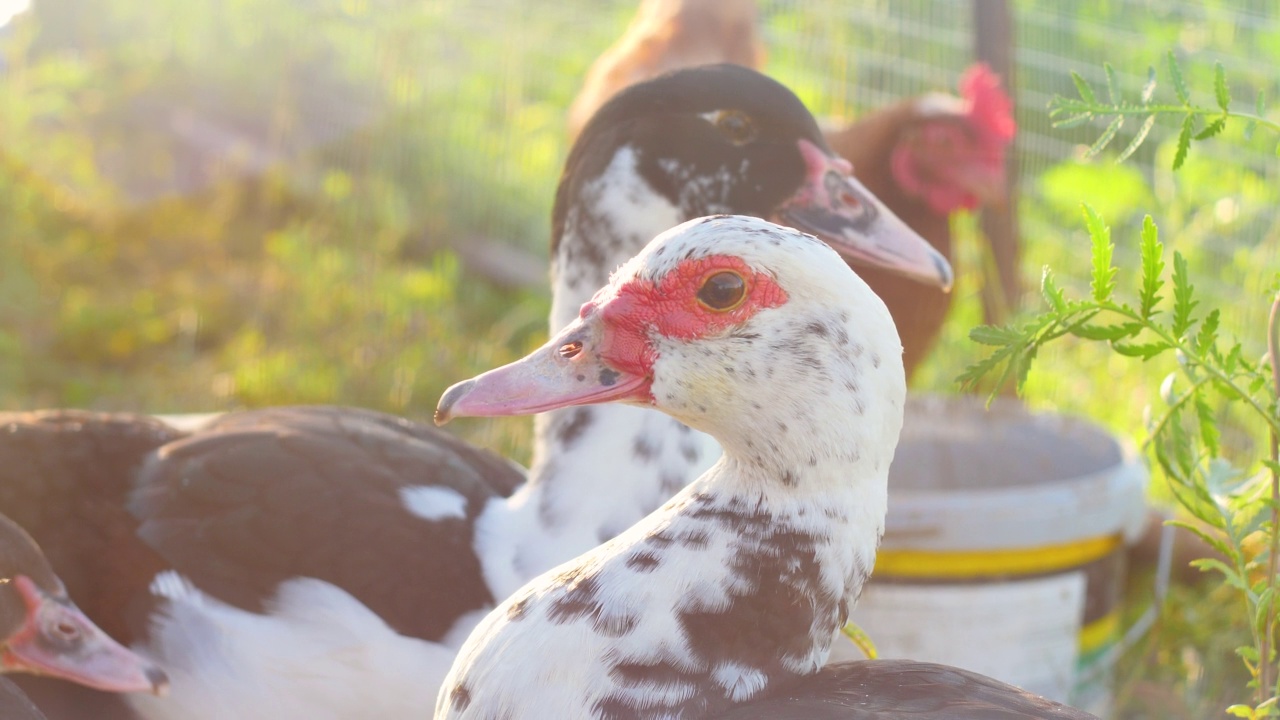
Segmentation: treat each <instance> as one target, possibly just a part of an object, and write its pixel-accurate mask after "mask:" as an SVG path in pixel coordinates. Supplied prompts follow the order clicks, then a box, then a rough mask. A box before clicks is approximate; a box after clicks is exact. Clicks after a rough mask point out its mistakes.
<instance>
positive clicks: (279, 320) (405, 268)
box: [0, 0, 1280, 718]
mask: <svg viewBox="0 0 1280 720" xmlns="http://www.w3.org/2000/svg"><path fill="white" fill-rule="evenodd" d="M978 1H980V0H978ZM5 2H8V3H10V4H11V5H13V4H14V2H15V0H0V5H3V4H4V3H5ZM1012 5H1013V7H1014V13H1015V41H1016V48H1015V58H1016V63H1017V70H1016V73H1017V76H1016V83H1015V84H1016V91H1017V100H1018V110H1017V112H1018V121H1019V125H1020V129H1021V134H1020V136H1019V140H1018V151H1019V153H1020V156H1019V157H1020V162H1019V172H1020V177H1021V182H1020V191H1021V198H1020V205H1019V215H1018V217H1019V221H1020V223H1021V230H1022V233H1021V235H1022V241H1023V252H1024V262H1023V268H1024V274H1025V280H1026V287H1028V288H1035V287H1036V286H1037V283H1038V280H1039V274H1040V268H1041V267H1042V266H1043V265H1045V264H1048V265H1051V266H1052V267H1053V268H1054V269H1055V271H1056V272H1057V274H1058V277H1059V278H1061V279H1062V280H1063V281H1064V283H1066V282H1070V281H1072V280H1074V281H1075V283H1076V284H1077V289H1081V288H1084V287H1087V282H1088V263H1089V259H1088V251H1087V248H1088V241H1087V236H1086V235H1085V233H1084V231H1083V228H1082V223H1081V222H1080V219H1079V218H1080V216H1079V203H1080V202H1081V201H1087V202H1089V203H1091V204H1093V205H1094V207H1096V208H1097V209H1098V210H1099V211H1100V212H1102V213H1103V215H1104V216H1105V217H1106V218H1107V219H1108V221H1109V222H1111V223H1112V225H1113V226H1114V228H1115V238H1116V240H1117V243H1118V245H1119V246H1120V247H1119V249H1118V252H1119V255H1120V260H1119V261H1120V263H1121V264H1122V265H1124V264H1125V263H1128V264H1129V266H1130V267H1136V264H1135V263H1133V262H1132V260H1133V257H1134V255H1135V254H1136V247H1137V228H1138V227H1139V225H1140V222H1141V217H1142V214H1143V213H1145V212H1150V213H1152V214H1153V215H1154V216H1155V217H1156V220H1157V221H1158V222H1159V224H1160V226H1161V228H1162V230H1163V235H1162V239H1163V240H1164V242H1165V243H1166V244H1168V245H1171V246H1172V247H1173V248H1176V249H1177V250H1179V251H1181V252H1182V253H1183V254H1184V255H1186V256H1187V257H1188V258H1189V259H1190V260H1191V262H1192V275H1193V277H1198V278H1206V279H1208V283H1209V284H1211V287H1207V288H1202V289H1206V290H1208V291H1209V296H1210V297H1211V298H1212V299H1213V300H1214V302H1215V303H1216V304H1217V305H1218V306H1220V307H1222V308H1223V317H1224V327H1225V329H1226V330H1227V331H1228V332H1233V333H1235V334H1237V335H1239V336H1240V337H1241V338H1242V339H1244V340H1245V342H1246V346H1247V347H1249V348H1250V349H1252V350H1254V351H1256V355H1259V356H1260V355H1261V353H1262V352H1263V349H1264V347H1263V345H1264V343H1263V326H1264V322H1265V313H1266V308H1267V304H1268V293H1269V292H1270V291H1271V290H1272V289H1274V286H1275V277H1276V270H1277V262H1276V247H1277V234H1278V230H1277V222H1278V220H1280V216H1278V215H1277V207H1280V184H1278V183H1277V171H1278V169H1280V168H1278V167H1277V160H1276V157H1275V154H1274V152H1273V149H1272V145H1269V144H1268V142H1267V141H1268V139H1267V138H1263V137H1261V133H1260V134H1259V135H1260V137H1258V138H1254V139H1253V140H1246V139H1245V138H1244V137H1243V135H1242V134H1241V133H1240V128H1239V127H1237V128H1235V129H1234V130H1233V131H1231V132H1230V133H1228V134H1227V135H1226V136H1225V137H1221V138H1218V139H1216V140H1215V141H1214V142H1212V143H1210V144H1206V145H1202V146H1198V147H1197V148H1196V149H1194V150H1193V151H1192V155H1191V158H1190V159H1189V161H1188V163H1187V166H1186V167H1185V168H1184V169H1183V170H1182V171H1180V172H1179V173H1178V174H1176V175H1175V174H1173V173H1171V172H1170V171H1169V170H1168V168H1169V166H1170V160H1171V154H1172V139H1171V137H1170V136H1171V135H1172V134H1173V133H1174V132H1176V127H1164V126H1157V128H1156V130H1155V131H1154V132H1153V135H1152V139H1151V140H1148V142H1147V144H1146V145H1145V146H1144V147H1143V148H1142V150H1141V151H1140V152H1139V153H1138V155H1136V156H1135V157H1134V158H1133V159H1131V160H1130V161H1128V162H1126V163H1125V164H1124V165H1119V166H1117V165H1115V164H1113V163H1111V162H1109V160H1108V159H1107V158H1102V159H1099V160H1096V161H1092V162H1084V161H1082V160H1080V159H1079V158H1080V157H1081V153H1082V150H1083V144H1087V143H1088V142H1090V141H1092V139H1093V138H1095V137H1096V135H1097V133H1098V131H1099V128H1096V127H1095V128H1089V127H1084V128H1076V129H1073V130H1071V131H1055V130H1052V129H1050V128H1049V124H1048V119H1047V116H1046V112H1045V104H1046V102H1047V101H1048V99H1049V98H1050V97H1052V96H1053V95H1054V94H1055V93H1063V94H1067V93H1070V92H1072V90H1071V81H1070V78H1069V75H1068V72H1069V71H1070V70H1076V71H1078V72H1080V73H1082V74H1084V75H1085V76H1087V77H1090V78H1091V79H1093V80H1095V81H1100V80H1101V79H1102V78H1101V63H1102V62H1103V61H1109V62H1111V63H1112V64H1113V65H1114V66H1115V67H1116V68H1117V70H1119V71H1120V77H1121V80H1122V84H1123V85H1124V87H1125V88H1126V89H1127V90H1128V91H1129V92H1131V93H1135V94H1136V93H1137V92H1138V89H1139V88H1140V87H1141V85H1142V83H1143V82H1144V81H1145V79H1146V69H1147V67H1148V66H1149V65H1159V64H1160V63H1161V62H1162V59H1163V57H1164V54H1165V53H1166V52H1167V51H1168V50H1170V49H1172V50H1173V51H1174V52H1175V53H1176V54H1177V55H1178V57H1179V58H1180V59H1181V60H1182V61H1183V67H1184V69H1185V70H1186V72H1187V76H1188V81H1189V83H1190V85H1191V86H1192V88H1193V90H1197V89H1198V90H1199V92H1201V93H1202V94H1203V97H1204V98H1205V99H1206V102H1207V98H1208V95H1209V92H1210V90H1209V88H1210V87H1211V83H1210V80H1209V78H1210V77H1211V73H1212V65H1213V62H1215V61H1221V62H1223V63H1224V65H1225V66H1226V68H1227V74H1228V78H1229V79H1230V81H1231V87H1232V91H1233V95H1234V97H1235V98H1237V100H1236V102H1237V103H1243V104H1244V106H1245V107H1246V108H1248V107H1251V106H1252V99H1253V98H1254V96H1255V95H1256V93H1257V92H1258V91H1259V90H1262V91H1265V92H1266V93H1267V95H1268V97H1273V98H1274V97H1280V92H1277V90H1280V88H1277V84H1278V83H1280V19H1278V17H1277V14H1278V13H1280V8H1277V7H1276V6H1275V4H1274V2H1273V0H1210V1H1208V2H1159V1H1157V0H1079V1H1078V2H1073V3H1059V2H1055V1H1054V0H1016V1H1015V2H1013V3H1012ZM15 7H16V6H15ZM634 8H635V4H634V2H633V1H632V0H625V1H624V0H567V1H566V2H561V3H527V2H519V1H518V0H473V1H470V2H462V1H445V0H233V1H226V2H217V1H214V0H110V1H104V2H95V3H87V2H83V1H82V0H35V2H34V5H33V6H32V7H31V8H30V9H29V10H28V11H27V12H25V13H23V14H20V15H18V16H17V17H16V18H14V19H13V21H11V22H10V23H8V24H7V25H5V26H3V27H0V407H3V408H5V409H29V408H36V407H52V406H76V407H89V408H97V409H127V410H145V411H151V412H195V411H213V410H226V409H233V408H238V407H251V406H262V405H271V404H286V403H317V402H325V403H345V404H354V405H361V406H366V407H372V408H379V409H383V410H387V411H391V412H394V413H399V414H405V415H409V416H412V417H420V418H421V417H426V416H428V415H429V414H430V411H431V409H432V408H433V406H434V403H435V400H436V398H437V397H438V395H439V392H440V391H441V390H442V389H443V388H444V387H445V386H447V385H448V384H450V383H452V382H454V381H455V380H457V379H459V378H463V377H467V376H469V375H471V374H473V373H475V372H477V371H480V370H482V369H485V368H487V367H490V366H493V365H495V364H498V363H501V362H505V361H507V360H509V359H512V358H514V357H515V356H517V355H518V354H520V353H522V352H524V351H526V350H528V349H530V348H531V347H533V346H535V345H537V344H539V343H540V342H541V341H542V340H543V339H544V338H545V316H546V311H547V307H548V292H547V289H546V283H545V282H544V280H545V257H546V251H545V247H546V244H547V240H548V237H547V235H548V231H549V226H550V222H549V216H550V207H551V202H552V197H553V193H554V189H555V184H556V181H557V179H558V174H559V169H560V163H561V161H562V159H563V157H564V155H565V153H566V151H567V146H566V139H565V131H564V115H565V110H566V109H567V107H568V105H569V103H570V101H571V100H572V98H573V96H574V95H575V93H576V92H577V90H578V88H579V86H580V83H581V79H582V77H583V74H584V73H585V71H586V68H587V66H588V65H589V64H590V63H591V62H592V61H593V60H594V59H595V58H596V57H597V56H598V55H599V53H600V52H601V51H602V50H603V49H604V48H605V47H606V46H607V45H608V44H609V43H611V42H612V41H613V40H614V39H615V38H616V37H617V36H618V35H619V34H620V33H621V31H622V29H623V28H624V27H625V25H626V23H627V21H628V20H629V19H630V17H631V15H632V13H633V12H634ZM0 9H3V8H0ZM761 10H762V18H763V20H764V36H765V41H766V44H767V46H768V51H769V56H768V58H769V60H768V66H767V69H768V71H769V72H770V73H771V74H773V75H774V76H775V77H778V78H779V79H780V80H782V81H783V82H785V83H787V84H789V85H790V86H791V87H792V88H794V89H795V90H796V91H797V92H798V93H799V94H800V95H801V97H802V98H803V99H804V100H805V101H806V102H807V103H808V104H809V105H810V107H811V108H812V109H813V110H815V112H816V113H817V114H820V115H829V116H845V117H852V116H856V115H857V114H858V113H859V112H860V111H862V110H865V109H868V108H872V107H876V106H878V105H880V104H883V103H887V102H889V101H890V100H892V99H894V98H897V97H902V96H905V95H911V94H916V93H919V92H923V91H926V90H934V89H953V88H954V85H955V81H956V77H957V75H958V73H959V72H960V70H961V69H962V68H963V67H964V66H966V65H967V64H968V63H969V62H970V59H971V58H972V43H973V32H972V19H971V14H972V10H971V7H970V3H969V2H962V1H960V0H900V1H890V0H770V1H767V2H761ZM2 18H3V14H0V19H2ZM1136 124H1137V123H1134V125H1136ZM1124 141H1125V138H1123V137H1122V138H1121V140H1120V142H1117V143H1115V144H1114V145H1113V147H1115V148H1117V150H1118V148H1122V147H1123V146H1124V144H1125V143H1124ZM1273 142H1274V141H1272V143H1273ZM956 226H957V229H958V230H959V231H960V236H961V243H960V262H959V264H958V268H957V269H958V271H959V273H960V279H959V283H958V287H957V300H958V303H957V307H956V310H955V314H954V318H953V322H952V323H951V324H950V327H949V329H948V331H947V336H946V337H945V338H944V340H943V342H942V345H941V347H943V348H945V351H943V352H939V353H936V354H935V356H934V357H933V358H932V359H931V361H930V362H929V364H928V365H927V366H926V367H925V368H924V369H923V371H922V372H921V373H920V375H919V378H918V379H919V382H918V383H917V385H918V388H919V389H922V390H929V391H937V392H953V391H954V385H953V382H952V379H953V378H954V377H955V376H956V375H957V374H958V373H959V371H960V370H961V369H962V368H963V367H964V366H965V365H967V364H968V363H969V362H972V360H973V359H974V358H976V357H978V356H979V355H980V354H981V353H982V352H983V351H982V349H981V348H978V347H976V346H973V345H972V344H970V343H969V342H968V341H967V339H966V335H967V331H968V329H969V328H970V327H972V326H973V325H975V324H978V323H979V322H980V321H981V317H982V308H981V304H980V301H979V299H978V297H979V292H980V290H981V287H982V283H983V282H984V277H985V273H984V268H985V267H986V266H987V265H988V264H989V261H988V259H987V256H986V254H985V251H984V249H983V248H984V245H983V243H982V242H981V239H980V238H979V237H978V233H977V231H976V228H977V223H976V222H975V220H974V219H973V218H971V217H962V218H959V219H957V221H956ZM513 251H514V254H512V252H513ZM1203 284H1205V283H1203V282H1202V285H1203ZM1027 302H1028V303H1036V302H1038V299H1037V298H1036V297H1034V296H1030V297H1028V299H1027ZM1165 372H1167V368H1160V367H1151V366H1145V367H1144V366H1140V365H1137V364H1131V363H1122V362H1119V361H1118V360H1117V358H1115V357H1114V356H1111V355H1109V354H1107V353H1105V352H1103V351H1101V350H1098V351H1094V350H1092V349H1089V348H1075V347H1072V346H1070V345H1064V346H1061V347H1059V348H1056V354H1055V355H1053V356H1050V357H1045V358H1042V360H1041V361H1040V362H1039V363H1038V364H1037V365H1036V367H1035V369H1034V370H1033V373H1032V376H1031V378H1030V381H1029V386H1028V393H1027V396H1028V401H1029V402H1030V403H1031V404H1033V405H1035V406H1037V407H1041V408H1049V409H1056V410H1062V411H1065V412H1070V413H1075V414H1083V415H1088V416H1090V417H1092V418H1094V419H1096V420H1098V421H1099V422H1102V423H1104V424H1106V425H1108V426H1109V427H1111V428H1113V429H1114V430H1115V431H1117V432H1118V433H1120V434H1121V435H1123V436H1125V437H1130V438H1135V437H1139V436H1140V435H1141V415H1142V409H1143V408H1144V406H1145V405H1146V404H1147V402H1148V401H1149V399H1150V398H1153V397H1154V395H1155V393H1156V390H1157V385H1158V382H1159V378H1161V377H1163V375H1164V374H1165ZM1224 427H1225V428H1226V430H1227V437H1228V439H1230V437H1231V435H1230V419H1229V418H1225V419H1224ZM462 431H463V432H464V433H465V434H467V435H468V436H469V438H470V439H472V440H473V441H476V442H479V443H481V444H485V445H488V446H490V447H492V448H494V449H496V450H498V451H499V452H502V453H504V454H506V455H507V456H509V457H513V458H516V459H520V460H525V459H527V457H528V450H529V440H530V438H529V425H528V423H527V422H522V421H502V422H491V423H481V422H475V423H470V424H465V425H464V427H463V428H462ZM1239 443H1240V444H1241V446H1242V447H1241V448H1240V450H1241V451H1242V452H1247V451H1249V450H1251V449H1252V448H1251V447H1250V446H1249V443H1248V441H1247V439H1245V438H1244V435H1243V434H1240V438H1239ZM1153 492H1154V494H1156V495H1157V496H1158V495H1159V494H1160V492H1161V491H1160V488H1154V489H1153ZM1185 592H1187V593H1189V594H1188V595H1187V597H1186V598H1183V599H1177V598H1175V602H1173V603H1172V604H1171V608H1172V609H1171V611H1170V612H1169V613H1168V614H1167V615H1166V617H1165V619H1164V620H1162V626H1161V631H1162V633H1158V634H1157V635H1156V636H1154V639H1153V640H1152V641H1151V642H1150V643H1149V645H1148V646H1146V647H1141V648H1139V649H1138V650H1137V651H1135V653H1134V658H1131V659H1130V660H1129V661H1128V663H1129V665H1128V666H1127V667H1128V669H1122V672H1121V686H1120V688H1121V689H1120V697H1121V707H1122V708H1123V712H1122V714H1123V715H1125V716H1132V717H1148V716H1149V717H1162V718H1170V717H1188V718H1201V717H1210V716H1214V715H1216V714H1217V713H1218V712H1220V708H1221V707H1222V706H1223V705H1225V703H1224V702H1222V699H1223V697H1227V696H1234V695H1235V694H1237V693H1238V687H1239V685H1238V684H1237V683H1242V682H1243V681H1242V680H1241V679H1240V678H1239V677H1237V676H1235V675H1232V674H1231V673H1232V672H1234V669H1235V668H1236V667H1237V666H1238V664H1239V663H1238V662H1237V661H1236V660H1235V659H1233V658H1231V657H1230V648H1233V647H1235V646H1236V645H1237V644H1239V643H1238V642H1237V640H1236V635H1235V634H1239V633H1242V632H1243V629H1241V628H1236V627H1233V626H1232V625H1231V624H1230V622H1229V621H1228V620H1226V619H1225V618H1226V613H1224V612H1221V611H1220V609H1219V605H1218V604H1217V601H1216V600H1215V599H1214V595H1213V591H1211V590H1210V591H1206V590H1204V589H1196V590H1192V591H1185ZM1162 638H1163V639H1162ZM1135 678H1136V679H1135ZM1153 688H1154V689H1153Z"/></svg>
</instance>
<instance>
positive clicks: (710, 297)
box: [698, 270, 747, 312]
mask: <svg viewBox="0 0 1280 720" xmlns="http://www.w3.org/2000/svg"><path fill="white" fill-rule="evenodd" d="M746 297H747V283H746V281H744V280H743V279H742V276H741V275H739V274H738V273H736V272H731V271H728V270H725V271H722V272H718V273H716V274H715V275H712V276H711V277H709V278H707V279H706V280H704V281H702V287H701V288H699V289H698V302H699V303H701V304H702V306H703V307H705V308H707V309H708V310H711V311H713V312H728V311H730V310H732V309H734V308H736V307H738V306H739V305H741V304H742V301H743V300H744V299H746Z"/></svg>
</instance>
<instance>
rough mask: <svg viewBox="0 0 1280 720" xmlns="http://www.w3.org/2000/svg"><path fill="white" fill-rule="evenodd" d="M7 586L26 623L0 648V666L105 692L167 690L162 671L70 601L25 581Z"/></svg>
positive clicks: (15, 579) (155, 691) (160, 691)
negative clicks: (16, 597) (23, 609)
mask: <svg viewBox="0 0 1280 720" xmlns="http://www.w3.org/2000/svg"><path fill="white" fill-rule="evenodd" d="M11 582H13V583H14V585H15V587H16V589H17V591H18V593H19V594H21V595H22V598H23V600H24V601H25V602H26V605H27V619H26V622H25V623H24V624H23V625H22V627H21V628H19V629H18V632H17V633H15V634H14V635H13V636H12V637H10V638H9V641H8V642H7V643H6V644H5V646H4V647H3V649H0V667H3V668H4V669H5V670H15V671H19V672H29V673H34V674H36V675H48V676H50V677H56V678H62V679H63V680H70V681H71V682H74V683H79V684H80V685H86V686H88V687H91V688H97V689H98V690H105V691H107V692H151V693H155V694H157V695H161V694H163V693H164V691H165V690H166V689H167V688H168V686H169V678H168V676H167V675H165V673H164V671H163V670H161V669H160V668H158V667H156V666H155V665H153V664H151V663H149V662H147V661H146V660H143V659H142V658H141V657H139V656H138V655H136V654H134V653H132V652H130V651H129V650H128V649H126V648H125V647H124V646H122V645H120V644H119V643H117V642H116V641H115V640H112V639H111V638H110V636H108V635H107V634H106V633H104V632H103V631H102V630H100V629H99V628H98V626H97V625H94V624H93V622H92V621H91V620H89V618H87V617H85V615H84V613H82V612H80V609H79V608H77V607H76V606H75V605H73V604H71V602H70V601H68V600H67V599H65V598H58V597H53V596H51V595H49V594H48V593H46V592H44V591H43V590H41V589H40V587H39V586H37V585H36V584H35V583H34V582H32V581H31V579H30V578H27V577H25V576H21V575H20V576H17V577H15V578H13V579H12V580H11Z"/></svg>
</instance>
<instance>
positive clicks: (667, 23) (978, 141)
mask: <svg viewBox="0 0 1280 720" xmlns="http://www.w3.org/2000/svg"><path fill="white" fill-rule="evenodd" d="M758 17H759V13H758V12H757V9H756V3H755V0H732V1H725V2H708V1H707V0H644V1H642V2H641V3H640V7H639V9H638V10H637V11H636V16H635V18H634V20H632V22H631V25H629V26H628V27H627V29H626V31H625V32H624V33H623V35H622V37H621V38H619V39H618V41H617V42H616V43H614V44H613V45H612V46H611V47H610V48H609V49H608V50H606V51H605V52H604V53H602V54H601V55H600V57H599V58H598V59H597V60H596V62H595V63H594V64H593V65H592V66H591V68H590V70H589V71H588V72H587V77H586V80H585V81H584V83H583V87H582V90H581V91H580V92H579V94H578V97H577V98H576V99H575V100H574V103H573V106H572V109H571V110H570V113H569V120H568V124H569V134H570V136H571V137H572V136H576V134H577V133H578V132H579V131H580V129H581V127H582V125H583V124H585V121H586V118H588V117H590V112H591V111H593V110H595V109H596V108H598V107H600V106H601V105H602V104H603V103H604V102H605V101H606V100H607V99H608V98H609V97H611V96H612V95H613V94H614V93H617V92H618V91H619V90H622V89H623V88H625V87H628V86H629V85H630V84H632V83H636V82H640V81H642V80H647V79H650V78H653V77H656V76H658V75H660V74H662V73H664V72H668V71H670V70H673V69H676V68H682V67H692V66H695V65H699V64H704V63H719V62H728V63H734V64H737V65H742V66H745V67H749V68H752V69H754V70H760V69H762V68H763V66H764V58H765V52H764V49H763V48H764V45H763V42H762V40H761V38H760V31H759V20H758ZM1016 129H1017V128H1016V124H1015V122H1014V119H1013V104H1012V102H1011V101H1010V99H1009V97H1008V95H1007V94H1006V93H1005V91H1004V89H1003V88H1002V87H1001V85H1000V78H999V77H998V76H996V75H995V74H994V73H992V72H991V70H990V69H989V68H988V67H987V66H986V65H984V64H981V63H979V64H975V65H973V66H972V67H970V68H969V69H968V70H966V71H965V73H964V74H963V76H962V77H961V79H960V97H955V96H952V95H946V94H943V93H928V94H925V95H921V96H918V97H913V98H909V99H907V100H903V101H901V102H898V103H895V104H893V105H890V106H888V107H883V108H876V109H874V110H871V111H868V112H866V113H864V114H863V115H862V116H860V117H859V118H858V119H856V120H854V121H853V122H852V123H849V124H844V125H842V126H839V127H836V126H835V124H834V123H832V127H830V128H828V129H827V130H826V131H825V135H826V138H827V142H828V144H829V145H830V147H831V149H832V150H834V151H835V152H836V154H837V155H839V156H841V157H843V158H846V159H848V160H850V161H852V162H853V167H854V172H855V174H856V175H857V177H858V179H859V180H860V181H862V182H863V183H864V184H865V185H866V186H867V189H869V190H870V191H871V192H872V194H874V195H875V196H876V197H878V198H879V199H880V200H881V201H883V202H884V204H885V205H886V206H887V207H888V208H889V209H890V210H892V211H893V212H894V214H896V215H897V216H898V217H900V218H902V219H903V220H904V221H906V223H907V225H908V226H910V227H911V229H912V230H915V231H916V232H917V233H919V234H920V235H921V236H922V237H923V238H924V239H926V240H928V241H929V243H930V244H931V245H933V247H934V248H936V249H937V250H938V252H940V253H942V255H943V256H944V257H946V258H947V260H948V261H949V262H950V261H952V260H953V258H954V254H953V248H952V242H951V222H950V218H951V215H952V214H954V213H956V212H960V211H962V210H975V209H978V208H981V207H988V206H999V205H1002V204H1003V203H1004V201H1005V197H1006V184H1007V179H1008V171H1007V169H1006V164H1005V156H1006V153H1007V151H1008V148H1009V146H1010V145H1011V144H1012V142H1013V139H1014V136H1015V134H1016ZM855 268H856V269H857V270H859V272H861V273H862V274H863V276H864V277H863V279H864V280H866V282H867V284H869V285H870V286H871V288H872V289H873V290H875V291H876V293H877V294H878V295H880V297H881V298H883V299H884V301H885V304H886V305H888V306H889V312H890V313H892V314H893V318H894V321H895V322H897V324H898V332H899V334H900V335H901V337H902V345H903V347H904V348H906V353H905V360H904V362H905V363H906V368H907V379H908V380H910V378H911V377H912V375H913V373H914V372H915V370H916V368H917V367H918V366H919V365H920V363H921V362H922V361H923V360H924V359H925V358H926V357H927V356H928V353H929V351H930V350H931V349H932V348H933V345H934V344H935V342H936V341H937V339H938V336H939V334H940V333H941V331H942V326H943V323H944V322H945V320H946V317H947V313H948V311H949V310H950V309H951V295H950V294H948V293H941V292H937V291H936V290H933V289H930V288H922V287H920V285H919V284H918V283H915V282H913V281H911V280H909V279H904V278H901V277H895V276H893V275H890V274H885V273H882V272H879V271H876V270H874V269H868V268H865V267H857V266H856V265H855Z"/></svg>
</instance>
